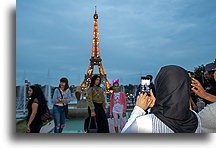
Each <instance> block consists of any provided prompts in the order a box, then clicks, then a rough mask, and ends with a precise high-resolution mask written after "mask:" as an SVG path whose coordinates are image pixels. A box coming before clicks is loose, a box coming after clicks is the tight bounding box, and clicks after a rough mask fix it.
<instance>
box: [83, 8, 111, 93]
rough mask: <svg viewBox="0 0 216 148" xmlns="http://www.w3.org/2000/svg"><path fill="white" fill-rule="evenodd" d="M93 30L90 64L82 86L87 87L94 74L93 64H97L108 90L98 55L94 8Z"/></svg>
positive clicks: (96, 19) (96, 24)
mask: <svg viewBox="0 0 216 148" xmlns="http://www.w3.org/2000/svg"><path fill="white" fill-rule="evenodd" d="M93 18H94V32H93V41H92V54H91V58H90V64H89V67H88V71H87V73H86V74H85V79H84V81H83V82H82V84H81V86H82V87H88V86H89V85H90V82H91V77H92V76H93V75H94V74H93V71H94V66H98V69H99V75H100V76H101V83H102V84H103V85H104V86H106V89H107V90H108V89H109V88H110V83H109V81H108V80H107V75H106V74H105V73H104V69H103V66H102V59H101V57H100V49H99V38H98V14H97V11H96V8H95V13H94V16H93Z"/></svg>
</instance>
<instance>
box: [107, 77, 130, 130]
mask: <svg viewBox="0 0 216 148" xmlns="http://www.w3.org/2000/svg"><path fill="white" fill-rule="evenodd" d="M113 90H114V92H113V93H112V94H111V96H110V118H112V117H114V127H115V132H116V133H118V116H119V117H120V123H122V125H121V124H120V125H121V126H120V128H121V129H122V128H123V127H124V125H125V124H126V119H125V118H124V117H125V116H126V108H127V103H126V96H125V94H124V92H120V91H119V81H118V80H117V81H114V83H113Z"/></svg>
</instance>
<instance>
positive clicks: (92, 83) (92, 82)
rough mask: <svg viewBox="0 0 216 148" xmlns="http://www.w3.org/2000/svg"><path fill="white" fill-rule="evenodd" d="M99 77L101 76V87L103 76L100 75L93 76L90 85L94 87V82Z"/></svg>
mask: <svg viewBox="0 0 216 148" xmlns="http://www.w3.org/2000/svg"><path fill="white" fill-rule="evenodd" d="M97 78H100V82H99V84H98V85H97V86H98V87H100V84H101V77H100V76H99V75H94V76H93V77H92V78H91V83H90V87H93V86H94V84H95V81H96V79H97Z"/></svg>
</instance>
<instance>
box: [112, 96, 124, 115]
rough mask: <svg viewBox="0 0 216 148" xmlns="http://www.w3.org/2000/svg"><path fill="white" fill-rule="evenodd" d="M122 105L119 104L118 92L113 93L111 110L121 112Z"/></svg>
mask: <svg viewBox="0 0 216 148" xmlns="http://www.w3.org/2000/svg"><path fill="white" fill-rule="evenodd" d="M123 109H124V105H123V104H120V92H118V93H114V106H113V112H114V113H118V114H121V113H123Z"/></svg>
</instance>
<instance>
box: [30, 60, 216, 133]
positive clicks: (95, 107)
mask: <svg viewBox="0 0 216 148" xmlns="http://www.w3.org/2000/svg"><path fill="white" fill-rule="evenodd" d="M215 70H216V69H215V63H214V64H213V67H212V68H211V72H213V77H214V81H215V79H216V73H215ZM100 84H101V78H100V76H99V75H94V76H93V77H92V79H91V84H90V86H89V88H88V90H87V95H86V97H87V99H88V100H89V105H88V113H89V118H94V119H95V121H96V124H97V132H98V133H109V131H110V130H109V124H108V119H107V116H106V113H107V112H109V114H110V115H109V116H110V119H112V118H114V130H115V132H116V133H119V132H121V133H201V132H216V126H215V125H216V123H215V118H216V112H215V107H216V104H215V103H214V102H216V98H215V95H212V94H209V93H208V92H206V91H205V90H204V88H203V87H202V85H201V83H200V82H199V81H198V80H196V79H195V78H192V77H190V76H189V75H188V72H187V71H186V70H185V69H183V68H182V67H179V66H175V65H170V66H165V67H162V68H161V69H160V71H159V73H158V74H157V76H156V78H155V81H154V88H153V90H152V89H151V90H150V94H146V93H138V95H137V100H136V105H135V107H134V109H133V111H132V113H131V115H130V117H129V119H128V121H126V117H125V116H126V110H127V103H126V96H125V94H124V92H120V91H119V82H114V83H113V87H112V88H113V93H112V94H111V96H110V106H109V111H108V110H107V106H106V101H105V96H104V91H103V90H102V88H101V87H100ZM191 92H194V93H195V94H196V95H198V96H199V97H201V98H203V99H205V100H208V101H210V102H212V104H210V105H207V106H206V107H205V108H204V109H203V110H202V111H201V112H199V113H197V112H196V111H194V110H193V108H192V106H193V104H192V103H191V100H192V99H191ZM28 94H29V96H30V97H29V98H31V99H30V101H29V103H28V109H29V112H28V117H27V125H26V132H39V130H40V128H41V126H42V121H41V119H40V115H42V114H43V112H44V110H45V109H44V108H46V105H44V104H46V100H45V98H44V95H43V93H42V91H41V90H39V88H37V87H36V86H30V87H29V91H28ZM71 100H72V96H71V91H70V89H69V85H68V80H67V79H66V78H62V79H61V80H60V84H59V87H58V88H56V89H55V91H54V95H53V119H54V122H55V128H54V132H55V133H61V132H62V131H63V128H64V125H65V111H66V110H65V106H66V105H67V104H68V103H69V102H70V101H71ZM207 118H208V119H207ZM119 119H120V123H122V125H123V126H122V127H121V128H120V130H121V131H119V127H118V125H119V123H118V121H119Z"/></svg>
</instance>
